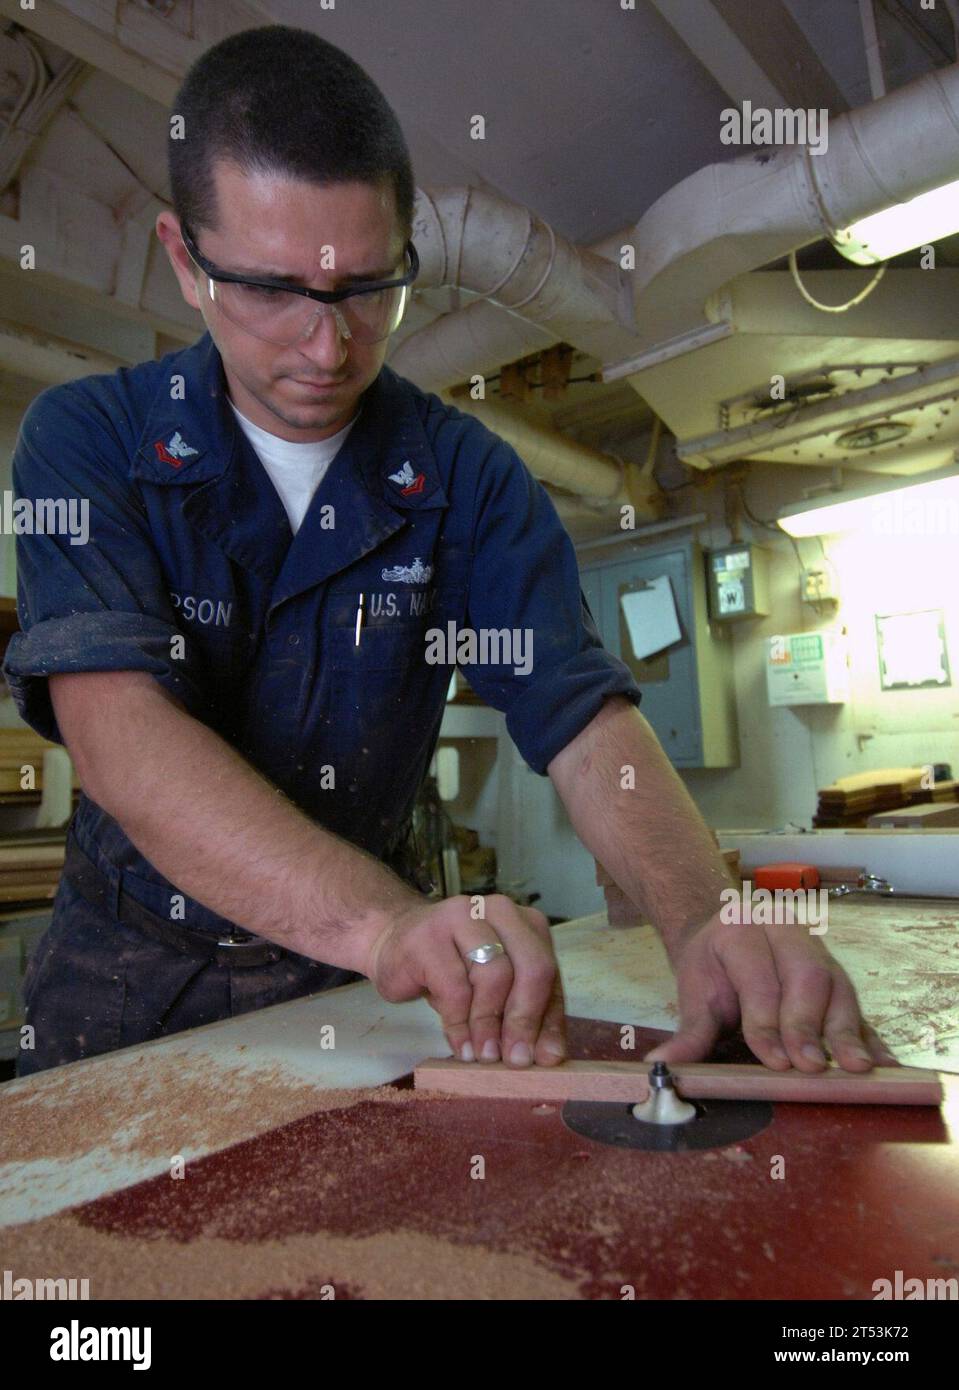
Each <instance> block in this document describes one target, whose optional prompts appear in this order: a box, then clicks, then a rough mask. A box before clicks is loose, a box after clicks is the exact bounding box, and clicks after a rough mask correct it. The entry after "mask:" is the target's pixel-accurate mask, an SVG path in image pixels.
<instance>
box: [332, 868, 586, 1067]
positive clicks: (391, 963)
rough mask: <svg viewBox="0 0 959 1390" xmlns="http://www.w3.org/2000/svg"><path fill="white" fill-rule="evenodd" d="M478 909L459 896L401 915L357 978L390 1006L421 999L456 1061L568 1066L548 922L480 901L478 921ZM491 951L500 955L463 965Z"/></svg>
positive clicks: (495, 897)
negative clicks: (478, 952) (470, 955)
mask: <svg viewBox="0 0 959 1390" xmlns="http://www.w3.org/2000/svg"><path fill="white" fill-rule="evenodd" d="M475 901H476V899H474V898H469V897H467V896H466V895H465V894H461V895H459V896H457V897H453V898H444V899H443V901H442V902H438V903H427V902H422V901H420V902H417V903H416V904H414V905H413V906H411V907H409V908H405V909H402V910H401V911H400V912H399V913H397V914H395V915H394V916H393V918H392V920H391V922H390V925H389V926H387V927H386V928H385V929H384V930H383V931H382V932H380V934H379V935H378V936H377V937H376V939H375V940H374V941H373V942H372V944H371V946H370V948H369V953H368V959H367V962H366V965H365V967H364V966H360V967H359V968H360V969H361V970H362V971H363V974H364V975H366V976H367V977H368V978H369V979H370V980H371V981H372V982H373V984H374V985H375V986H376V988H377V990H378V991H379V993H380V994H381V995H382V996H383V998H384V999H388V1000H389V1001H390V1002H391V1003H394V1004H398V1003H402V1002H403V1001H405V1000H409V999H419V998H421V997H425V998H426V999H427V1000H428V1001H429V1003H430V1004H431V1005H432V1007H433V1008H434V1009H435V1010H436V1012H437V1013H438V1014H439V1015H440V1017H441V1019H442V1020H443V1030H444V1032H445V1033H446V1038H447V1041H448V1043H449V1045H450V1047H451V1048H452V1050H453V1052H454V1053H455V1055H456V1056H457V1057H459V1058H461V1059H462V1060H463V1061H466V1062H468V1061H472V1060H474V1059H476V1060H478V1061H482V1062H496V1061H500V1060H501V1059H502V1060H503V1061H505V1062H509V1063H511V1064H512V1065H514V1066H529V1065H530V1063H532V1062H536V1063H537V1064H538V1065H540V1066H555V1065H556V1064H557V1063H558V1062H562V1061H563V1060H564V1058H565V1056H566V1037H565V1027H564V1018H565V1006H564V1001H563V988H562V983H561V981H560V975H559V967H558V965H557V962H556V956H555V954H554V952H553V943H552V939H551V937H550V929H549V922H548V920H547V918H546V917H545V916H544V914H543V913H542V912H538V911H537V910H536V908H533V907H519V906H518V905H517V904H516V903H514V902H513V901H512V900H511V899H510V898H507V897H505V896H504V895H503V894H501V893H492V894H490V895H489V896H487V897H485V898H484V899H483V904H484V916H483V917H482V918H475V917H474V916H473V915H472V912H471V907H472V904H473V903H474V902H475ZM494 942H499V943H500V944H501V945H502V946H503V947H504V952H505V953H504V954H497V955H496V956H494V958H493V959H492V960H490V961H488V962H487V963H486V964H485V965H479V964H475V963H473V962H472V961H469V960H467V958H466V953H467V952H468V951H472V950H475V949H476V947H478V946H487V945H490V944H492V943H494Z"/></svg>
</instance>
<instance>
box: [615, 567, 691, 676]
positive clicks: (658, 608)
mask: <svg viewBox="0 0 959 1390" xmlns="http://www.w3.org/2000/svg"><path fill="white" fill-rule="evenodd" d="M619 601H620V603H621V604H622V605H623V613H624V615H625V617H626V626H627V627H628V628H629V638H630V641H631V642H632V644H633V656H634V657H635V658H636V660H637V661H643V660H644V659H645V658H646V657H647V656H653V654H654V653H655V652H661V651H662V650H663V648H664V647H671V646H672V644H673V643H674V642H678V641H679V639H680V637H681V636H682V632H681V631H680V627H679V617H678V615H677V613H676V600H675V599H674V598H673V589H672V585H671V584H670V582H669V575H667V574H663V575H660V577H659V578H658V579H651V580H650V581H649V583H648V584H647V586H646V587H645V588H643V589H633V590H632V591H631V592H630V593H628V594H621V595H620V599H619Z"/></svg>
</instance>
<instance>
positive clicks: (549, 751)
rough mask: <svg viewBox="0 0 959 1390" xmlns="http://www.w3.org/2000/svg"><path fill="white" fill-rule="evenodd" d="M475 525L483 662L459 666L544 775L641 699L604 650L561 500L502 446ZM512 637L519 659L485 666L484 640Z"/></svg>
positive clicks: (485, 478)
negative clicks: (608, 709)
mask: <svg viewBox="0 0 959 1390" xmlns="http://www.w3.org/2000/svg"><path fill="white" fill-rule="evenodd" d="M492 437H493V438H495V436H492ZM475 517H476V521H475V527H474V535H473V561H472V569H471V575H470V589H469V599H468V625H469V628H470V630H471V631H472V632H473V633H475V634H476V637H477V642H478V645H477V648H476V652H477V655H478V659H477V660H475V661H470V660H467V661H463V660H460V661H459V662H458V664H459V665H460V667H461V668H462V669H463V670H464V672H465V675H466V677H467V679H468V680H469V682H470V685H471V686H472V687H473V689H474V690H475V691H476V693H477V694H478V695H479V696H480V697H481V698H482V699H483V700H485V701H486V702H487V703H488V704H490V705H492V706H493V707H494V708H495V709H498V710H501V711H503V712H505V714H506V727H507V729H508V731H509V734H510V736H511V738H512V739H513V742H514V743H515V744H516V746H517V748H518V749H519V751H520V753H521V754H522V756H523V758H524V759H525V760H526V762H527V763H528V765H529V766H530V767H531V768H532V770H533V771H534V772H537V773H539V774H540V775H541V776H545V775H546V770H547V767H548V765H549V763H550V762H551V761H552V759H553V758H554V757H555V756H556V754H557V753H559V752H561V751H562V749H563V748H565V747H566V745H567V744H568V743H569V742H571V740H572V739H574V738H575V737H576V735H577V734H579V733H581V732H582V730H583V729H584V728H585V727H586V725H587V724H588V723H589V722H590V721H591V720H592V719H593V718H594V717H595V715H596V714H598V713H599V710H600V709H601V707H602V704H603V701H604V700H606V699H608V698H609V696H611V695H625V696H626V697H627V698H628V699H629V700H631V701H632V702H633V704H635V705H638V704H639V702H640V699H641V695H640V690H639V687H638V686H637V684H636V682H635V680H634V679H633V676H632V673H631V671H630V670H629V668H628V667H627V666H626V665H625V664H624V663H623V662H622V661H620V660H619V659H618V658H617V657H614V656H613V655H612V653H610V652H608V651H607V650H606V648H605V647H604V646H603V644H602V641H601V639H600V636H599V633H598V632H597V630H596V625H595V623H594V622H593V619H592V617H591V615H590V612H589V609H588V607H587V605H586V602H585V599H584V598H583V594H582V590H581V588H580V580H579V567H578V565H577V562H576V553H575V551H574V549H573V543H572V541H571V540H570V538H569V535H568V534H567V532H566V529H565V528H564V526H563V524H562V522H561V521H560V519H559V516H558V514H557V512H556V508H555V507H554V506H553V502H552V499H551V498H550V496H549V494H548V493H547V491H546V489H545V488H544V487H543V486H542V485H541V484H540V483H538V482H537V481H536V479H535V478H534V477H533V475H532V474H531V473H530V471H529V469H528V468H527V467H526V465H525V464H524V463H523V461H522V459H521V458H520V457H519V455H518V454H517V453H516V452H515V450H514V449H513V448H512V447H511V446H510V445H508V444H506V443H505V442H504V441H502V440H497V442H496V444H495V447H493V448H492V449H491V450H490V452H489V454H488V455H487V457H486V458H485V459H484V460H483V464H482V467H481V470H480V475H479V484H478V490H477V498H476V512H475ZM504 631H508V632H509V634H510V636H511V639H512V638H513V637H514V636H515V637H516V639H517V640H516V642H515V644H514V645H513V647H512V651H511V655H512V657H513V660H512V661H504V662H498V663H494V662H491V661H488V662H484V661H483V660H482V659H480V654H481V653H482V650H483V649H482V645H481V641H480V639H481V637H482V634H483V633H484V632H486V633H491V632H500V633H502V632H504ZM502 652H503V649H502V648H501V649H500V650H499V651H497V652H496V653H495V654H497V655H499V654H502ZM517 655H520V656H525V658H526V659H525V660H520V661H517V660H516V657H517ZM527 666H528V670H527V669H525V668H526V667H527Z"/></svg>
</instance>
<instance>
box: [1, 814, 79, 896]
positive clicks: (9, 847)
mask: <svg viewBox="0 0 959 1390" xmlns="http://www.w3.org/2000/svg"><path fill="white" fill-rule="evenodd" d="M65 844H66V835H65V833H64V831H62V830H55V831H41V830H36V831H32V832H29V833H27V834H24V835H19V836H15V837H12V836H11V837H7V838H0V907H2V908H4V909H7V908H10V907H12V906H14V905H16V906H17V907H23V906H27V905H33V904H39V905H44V904H49V903H51V902H52V901H53V899H54V896H55V895H56V891H57V885H58V883H59V882H60V873H61V871H62V869H63V856H64V851H65Z"/></svg>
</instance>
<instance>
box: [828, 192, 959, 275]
mask: <svg viewBox="0 0 959 1390" xmlns="http://www.w3.org/2000/svg"><path fill="white" fill-rule="evenodd" d="M953 232H959V179H956V180H954V181H953V182H952V183H946V184H943V186H942V187H941V188H933V189H931V190H930V191H929V192H928V193H920V194H919V196H918V197H917V198H910V199H909V201H908V202H907V203H894V204H893V206H892V207H891V208H884V209H883V210H882V212H876V213H873V214H872V216H871V217H863V218H862V219H861V220H860V221H859V222H853V223H852V225H851V226H849V227H844V228H842V230H841V231H837V232H834V233H833V237H832V243H833V245H834V246H835V248H836V250H837V251H841V252H842V254H843V255H844V256H845V257H846V259H847V260H849V261H855V263H856V265H877V264H878V263H879V262H880V261H888V260H889V259H891V257H893V256H899V255H901V254H902V252H903V251H911V250H912V249H913V248H914V247H916V246H925V245H927V244H928V243H929V242H932V241H939V240H940V239H941V238H942V237H945V236H951V235H952V233H953Z"/></svg>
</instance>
